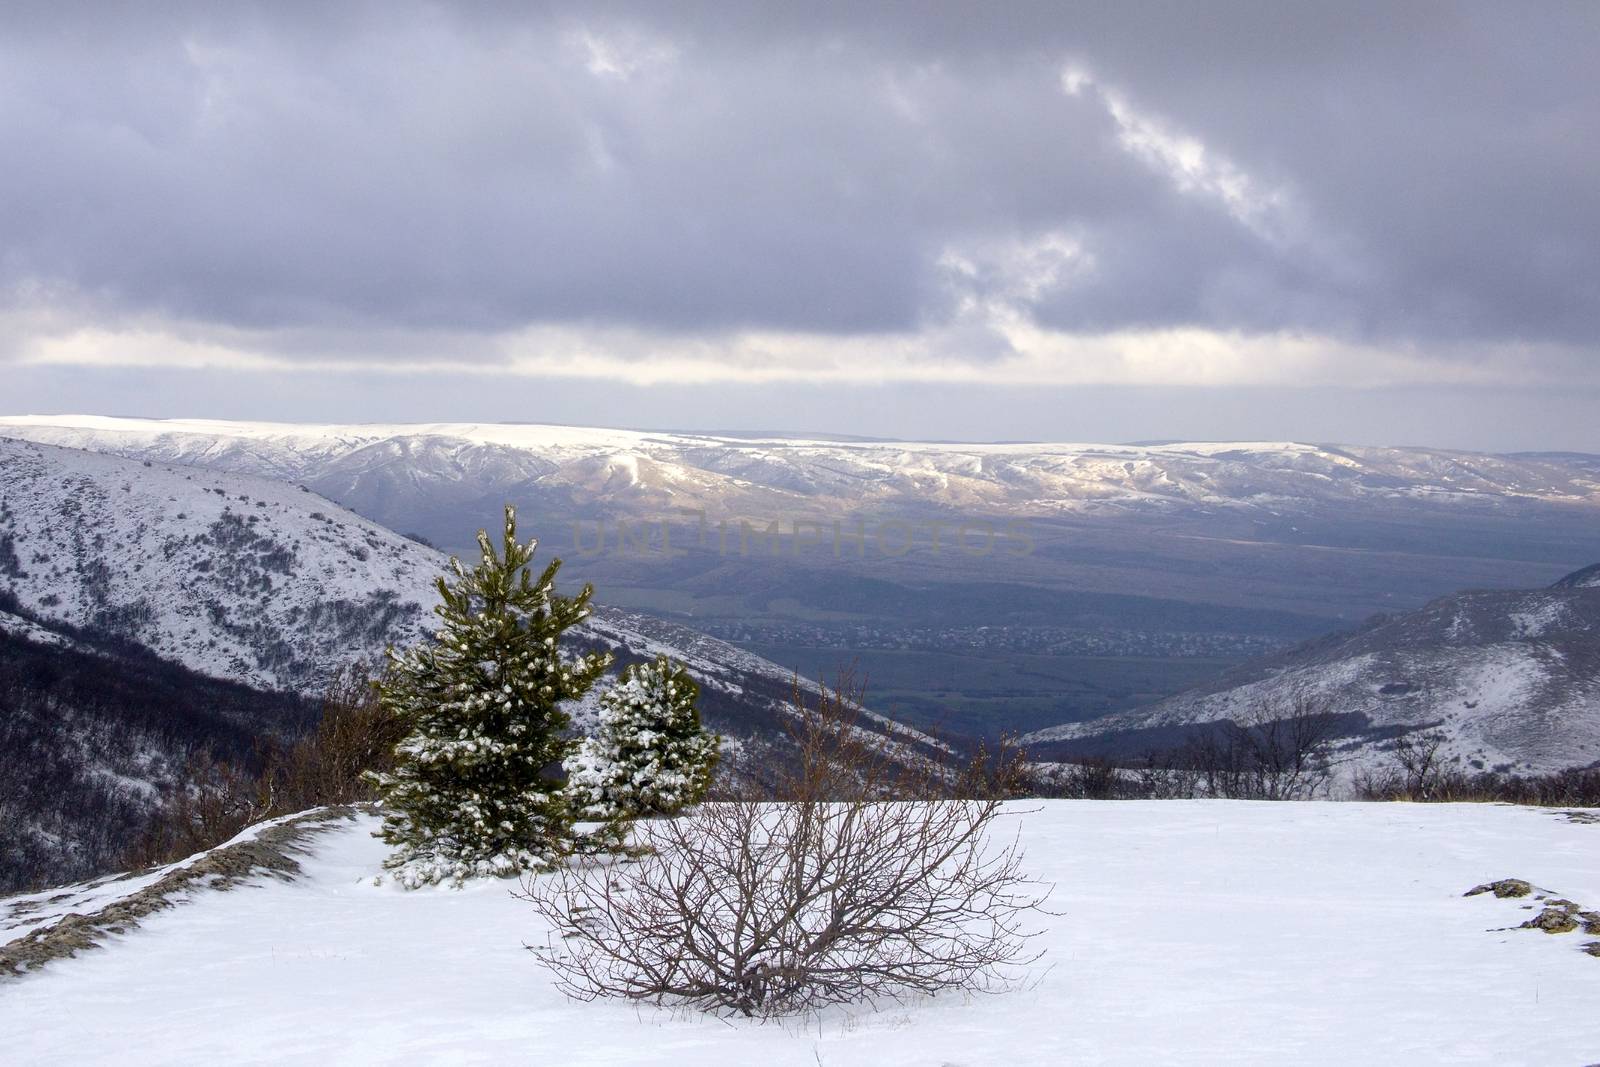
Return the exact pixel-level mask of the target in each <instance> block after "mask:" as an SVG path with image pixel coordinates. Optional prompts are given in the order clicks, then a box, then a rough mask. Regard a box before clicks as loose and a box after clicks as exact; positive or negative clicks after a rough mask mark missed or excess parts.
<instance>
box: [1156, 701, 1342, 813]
mask: <svg viewBox="0 0 1600 1067" xmlns="http://www.w3.org/2000/svg"><path fill="white" fill-rule="evenodd" d="M1335 723H1336V717H1335V716H1334V715H1332V714H1330V712H1329V711H1328V708H1327V706H1326V705H1325V704H1323V703H1321V702H1319V701H1317V700H1314V699H1312V698H1309V697H1306V696H1302V695H1295V696H1292V697H1289V698H1287V699H1285V700H1282V701H1262V702H1259V703H1256V704H1254V705H1252V706H1251V707H1250V708H1248V709H1247V710H1246V711H1245V712H1244V713H1242V714H1241V715H1240V716H1239V717H1238V718H1237V719H1235V720H1225V721H1223V722H1220V723H1216V724H1214V725H1213V726H1212V727H1211V728H1210V729H1208V730H1206V731H1205V732H1204V733H1202V734H1201V735H1200V736H1198V737H1196V738H1194V739H1192V740H1190V741H1189V742H1188V743H1187V744H1186V745H1185V746H1184V747H1183V749H1182V750H1181V755H1180V760H1181V762H1182V763H1183V764H1184V765H1185V766H1186V767H1187V768H1188V769H1189V770H1190V771H1192V773H1193V775H1194V783H1195V785H1196V786H1197V787H1198V789H1199V791H1200V792H1201V793H1202V794H1203V795H1205V796H1213V797H1230V798H1234V799H1242V800H1311V799H1314V798H1316V797H1317V796H1319V795H1324V794H1326V793H1327V791H1328V788H1329V786H1330V785H1331V783H1332V779H1333V766H1332V763H1333V761H1332V741H1333V737H1334V734H1335Z"/></svg>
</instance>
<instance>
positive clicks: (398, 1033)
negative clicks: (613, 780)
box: [0, 801, 1600, 1067]
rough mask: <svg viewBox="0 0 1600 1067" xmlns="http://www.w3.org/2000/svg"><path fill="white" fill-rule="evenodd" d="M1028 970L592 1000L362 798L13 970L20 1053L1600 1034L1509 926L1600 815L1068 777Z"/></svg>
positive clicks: (1256, 1054) (371, 1053)
mask: <svg viewBox="0 0 1600 1067" xmlns="http://www.w3.org/2000/svg"><path fill="white" fill-rule="evenodd" d="M1017 818H1018V819H1020V824H1021V829H1022V837H1023V841H1024V843H1025V845H1026V847H1027V849H1028V855H1029V860H1030V864H1031V866H1032V868H1033V869H1034V871H1035V872H1036V873H1037V874H1038V875H1039V876H1040V877H1042V878H1045V879H1047V880H1050V881H1053V882H1055V883H1056V890H1055V895H1054V897H1053V899H1052V902H1051V907H1052V909H1053V910H1054V911H1056V912H1058V913H1059V914H1057V915H1055V916H1052V917H1050V918H1048V919H1047V920H1046V925H1047V927H1048V929H1047V932H1046V933H1045V935H1044V936H1043V938H1042V941H1043V946H1044V947H1046V948H1048V950H1049V954H1048V955H1047V956H1046V957H1045V959H1044V960H1043V961H1042V962H1041V963H1040V964H1039V965H1038V966H1037V967H1036V968H1035V969H1034V970H1033V972H1032V974H1031V976H1030V980H1029V982H1028V984H1027V987H1026V988H1023V989H1020V990H1017V991H1014V992H1010V993H1007V994H1003V995H1000V996H992V997H977V998H971V999H968V998H962V997H941V998H938V999H935V1000H932V1001H923V1002H919V1003H914V1004H910V1005H905V1006H901V1007H897V1008H891V1009H888V1010H885V1011H882V1012H878V1013H868V1012H856V1013H850V1012H835V1013H831V1014H829V1015H827V1016H825V1017H823V1018H822V1019H820V1020H813V1021H811V1022H810V1023H807V1024H793V1025H790V1026H787V1027H784V1026H778V1025H773V1024H766V1025H760V1024H751V1023H747V1022H743V1021H737V1022H729V1021H723V1020H720V1019H714V1018H709V1017H705V1016H700V1015H685V1014H683V1013H674V1012H671V1011H667V1010H663V1009H658V1008H655V1007H650V1006H642V1005H640V1006H636V1005H630V1004H624V1003H615V1002H600V1003H592V1004H578V1003H573V1002H570V1001H567V1000H565V999H563V998H562V997H561V996H560V995H559V994H558V993H557V992H556V991H555V990H554V989H553V988H552V987H551V985H550V981H549V978H548V976H547V975H546V974H545V973H544V972H543V971H542V970H541V969H540V968H539V966H538V965H537V964H536V962H535V961H534V959H533V957H532V956H531V954H529V953H528V952H526V951H524V950H523V948H522V946H523V944H524V943H535V942H540V941H542V940H543V938H544V937H545V934H546V931H545V929H544V928H543V927H541V925H540V923H539V921H538V919H537V918H536V917H535V916H534V915H533V914H532V912H531V910H530V909H529V908H528V907H527V906H526V905H524V904H522V903H521V902H519V901H517V900H515V899H513V898H512V897H511V895H510V894H509V892H508V889H509V888H510V887H509V886H508V885H506V884H505V883H478V884H474V885H471V886H469V887H468V888H466V889H464V890H461V891H454V890H448V889H435V890H423V891H418V892H411V893H407V892H403V891H401V890H399V889H396V888H393V887H392V886H376V885H374V884H373V880H372V875H373V873H374V872H375V871H376V870H377V868H378V864H379V862H380V860H381V858H382V846H381V845H380V844H379V843H377V842H376V841H374V840H373V839H372V838H371V837H370V836H368V831H369V830H370V829H371V828H372V825H373V824H372V822H371V820H365V821H363V822H362V823H360V824H356V825H350V826H344V827H341V828H340V829H338V830H335V831H333V832H331V833H328V834H326V835H324V836H322V837H319V838H317V839H315V841H314V843H313V846H312V847H313V849H314V855H313V856H312V857H311V858H310V859H307V860H305V861H304V866H305V874H304V877H303V878H302V879H301V880H300V881H298V882H295V883H292V884H283V883H276V882H266V883H264V884H262V885H260V886H252V887H244V888H240V889H236V890H234V891H231V892H226V893H207V894H201V895H199V896H198V897H197V898H196V899H194V900H192V901H191V902H188V903H185V904H182V905H180V906H179V907H177V908H174V909H172V910H169V911H165V912H162V913H159V914H157V915H155V916H152V917H150V918H148V919H146V920H145V924H144V926H143V927H142V928H141V929H139V930H136V931H134V932H132V933H130V934H128V935H126V936H123V937H120V938H117V939H115V940H114V942H113V943H112V944H111V945H110V947H109V948H107V949H104V950H100V951H94V952H90V953H87V954H85V955H83V956H80V957H79V958H77V959H73V960H65V961H61V962H58V963H55V964H52V965H51V966H50V967H48V968H47V969H45V970H42V971H40V972H38V973H35V974H32V975H29V976H27V977H25V978H22V979H18V980H15V981H12V982H8V983H5V984H3V985H0V1034H4V1035H6V1037H5V1039H4V1044H3V1049H4V1052H3V1054H0V1055H3V1057H4V1058H5V1059H6V1060H7V1062H14V1063H30V1064H31V1063H86V1062H117V1063H193V1062H203V1061H212V1060H219V1061H221V1060H225V1061H229V1062H241V1061H243V1062H266V1061H271V1062H274V1063H369V1062H378V1063H387V1062H400V1061H410V1062H427V1063H479V1062H498V1063H507V1062H509V1063H531V1062H550V1063H561V1064H633V1063H692V1064H697V1065H715V1064H748V1063H761V1064H763V1065H767V1067H777V1065H783V1064H807V1065H813V1067H814V1065H816V1064H819V1063H820V1064H826V1065H832V1064H874V1065H877V1064H971V1065H975V1064H1066V1063H1074V1064H1077V1063H1128V1064H1150V1063H1185V1064H1194V1063H1207V1064H1209V1063H1229V1064H1245V1063H1273V1064H1282V1063H1337V1064H1351V1063H1361V1064H1387V1063H1395V1064H1399V1063H1494V1064H1505V1063H1541V1064H1542V1063H1552V1064H1556V1063H1562V1064H1581V1063H1590V1062H1594V1061H1596V1060H1600V1016H1597V1015H1596V1013H1595V1011H1594V1005H1595V1004H1596V997H1597V995H1600V959H1596V958H1593V957H1590V956H1588V955H1586V954H1584V953H1583V952H1582V951H1580V945H1581V944H1582V943H1583V942H1584V941H1585V940H1587V939H1586V938H1585V936H1584V935H1583V934H1582V933H1574V934H1565V935H1546V934H1543V933H1539V932H1536V931H1532V930H1516V929H1505V928H1506V927H1514V926H1516V925H1517V924H1518V923H1520V922H1522V921H1523V920H1524V919H1526V918H1528V917H1529V916H1530V915H1531V914H1532V913H1531V912H1529V911H1527V910H1524V907H1523V905H1524V904H1525V903H1526V902H1525V901H1519V900H1501V899H1496V898H1495V897H1493V896H1490V895H1487V894H1486V895H1482V896H1475V897H1470V898H1467V897H1463V896H1462V893H1463V892H1464V891H1465V890H1467V889H1469V888H1471V887H1472V886H1474V885H1477V884H1479V883H1482V882H1486V881H1490V880H1493V879H1499V878H1506V877H1518V878H1523V879H1526V880H1528V881H1530V882H1532V883H1533V884H1535V885H1536V886H1540V887H1542V888H1545V889H1549V890H1552V891H1555V892H1556V893H1558V894H1559V895H1561V896H1564V897H1566V898H1568V899H1571V900H1574V901H1577V902H1579V903H1580V904H1582V905H1584V906H1585V907H1587V908H1593V907H1595V906H1596V905H1600V825H1597V824H1592V823H1591V824H1580V823H1574V822H1569V821H1567V820H1566V819H1565V818H1563V817H1562V816H1561V815H1560V814H1559V813H1556V812H1551V811H1539V810H1528V809H1519V808H1509V807H1498V806H1484V805H1438V806H1433V805H1402V804H1390V805H1367V804H1325V803H1322V804H1267V803H1244V802H1225V801H1195V802H1184V801H1155V802H1093V801H1082V802H1072V801H1060V802H1050V803H1046V804H1044V805H1042V807H1040V808H1039V809H1038V810H1035V811H1032V812H1030V813H1027V814H1023V815H1019V816H1017Z"/></svg>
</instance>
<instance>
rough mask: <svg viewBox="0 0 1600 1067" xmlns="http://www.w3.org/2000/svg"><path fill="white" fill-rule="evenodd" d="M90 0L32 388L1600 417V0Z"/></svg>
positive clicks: (1098, 418) (101, 393)
mask: <svg viewBox="0 0 1600 1067" xmlns="http://www.w3.org/2000/svg"><path fill="white" fill-rule="evenodd" d="M67 6H68V7H71V10H70V11H65V12H64V11H63V10H62V7H63V5H43V4H41V5H38V6H36V7H30V6H28V5H26V4H23V5H8V6H7V7H6V8H5V9H4V13H3V14H0V158H3V159H4V160H5V163H4V165H3V166H0V383H3V385H0V398H3V399H0V409H4V410H5V411H8V412H22V411H56V412H67V411H95V412H106V413H120V414H142V415H186V416H217V417H232V418H279V419H319V420H337V421H356V420H374V419H384V420H389V419H405V420H412V419H427V420H436V419H496V420H530V421H557V422H568V423H594V424H606V425H636V426H651V427H675V428H676V427H682V428H728V429H735V428H743V429H750V428H767V429H790V430H799V429H813V430H828V431H835V432H848V433H864V434H880V435H904V436H916V437H933V438H1053V439H1074V440H1085V439H1113V440H1131V439H1148V438H1169V437H1203V438H1245V437H1255V438H1281V437H1297V438H1301V439H1312V440H1345V441H1369V442H1392V443H1434V444H1443V445H1453V446H1460V447H1484V448H1584V449H1592V450H1597V451H1600V419H1597V418H1595V412H1596V411H1597V410H1600V358H1597V357H1600V73H1597V71H1600V64H1597V63H1596V62H1595V56H1596V55H1597V54H1600V5H1597V4H1593V3H1583V4H1573V5H1562V4H1553V3H1549V4H1546V3H1542V4H1538V5H1528V6H1522V5H1509V4H1498V5H1490V6H1475V5H1470V4H1461V3H1448V4H1421V3H1417V4H1400V5H1395V4H1390V3H1382V4H1374V5H1363V4H1355V3H1349V2H1340V3H1326V2H1322V3H1308V4H1289V3H1284V4H1261V3H1248V4H1238V5H1228V4H1222V3H1207V4H1190V3H1171V4H1164V3H1145V4H1141V5H1128V4H1122V3H1108V4H1059V3H1041V4H1032V3H1027V2H1022V0H1009V2H1008V3H1007V4H1005V5H1000V6H990V5H976V4H957V3H946V4H919V3H904V2H903V3H896V4H892V5H891V4H883V5H878V6H872V5H866V4H862V3H855V2H852V3H837V4H834V3H826V2H820V3H819V2H815V0H812V2H808V3H804V4H794V3H785V4H772V5H754V4H747V3H739V4H734V3H727V4H710V3H704V4H701V3H676V4H673V5H664V4H655V3H640V4H626V3H593V4H585V5H571V4H556V5H543V6H541V5H531V4H517V5H505V6H503V7H498V6H485V5H479V6H473V7H470V8H467V7H453V6H449V5H432V4H413V3H407V2H403V0H402V2H393V0H391V2H385V3H375V4H371V5H362V4H344V5H332V6H328V7H317V6H313V5H283V4H271V5H262V6H261V7H258V8H250V7H248V6H244V5H228V6H227V9H226V11H223V10H222V6H221V5H212V4H196V5H193V6H184V5H162V6H143V5H141V6H139V7H138V8H137V9H136V10H131V11H130V10H127V9H124V10H121V11H119V10H117V9H114V8H111V7H110V6H107V7H106V8H105V9H103V10H101V9H97V8H96V7H94V6H91V5H77V6H72V5H67ZM669 7H670V8H671V11H670V12H669V11H668V8H669Z"/></svg>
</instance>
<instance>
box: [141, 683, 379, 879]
mask: <svg viewBox="0 0 1600 1067" xmlns="http://www.w3.org/2000/svg"><path fill="white" fill-rule="evenodd" d="M403 735H404V730H403V728H402V727H401V726H400V724H399V722H398V721H397V720H396V719H395V718H394V716H393V715H391V714H390V713H388V712H387V711H385V710H384V708H383V707H382V706H381V705H380V703H379V702H378V700H377V697H376V692H375V690H374V688H373V686H372V683H371V682H370V681H369V680H368V677H367V674H366V671H365V670H364V669H363V668H360V667H348V668H346V669H344V670H342V671H340V672H339V673H338V674H337V675H336V676H335V677H334V678H333V680H332V681H331V682H330V684H329V686H328V692H327V694H326V695H325V696H324V698H323V701H322V713H321V716H320V718H319V719H318V721H317V726H316V729H315V730H313V731H312V732H311V733H308V734H306V735H305V736H303V737H301V738H299V739H298V740H295V741H292V742H290V743H287V744H284V743H282V742H276V741H272V740H269V739H263V740H262V741H261V742H260V743H259V744H258V746H257V748H256V751H255V753H254V756H253V758H252V759H249V760H244V759H239V758H233V759H229V758H224V757H219V756H217V755H216V754H215V753H213V752H212V751H211V750H210V749H200V750H197V751H195V752H192V753H191V754H190V756H189V758H188V760H187V761H186V762H185V764H184V767H183V770H182V771H181V773H180V774H179V775H177V778H176V780H175V781H174V782H173V784H172V785H170V786H169V787H168V788H167V789H165V790H164V791H163V797H162V802H161V805H160V807H159V808H158V809H157V811H156V813H155V815H154V816H153V817H152V818H151V820H150V822H149V825H148V826H147V827H146V828H145V830H144V832H143V833H142V834H140V835H139V836H138V837H137V838H136V839H134V841H133V843H132V844H131V845H129V846H128V847H127V848H126V849H125V850H123V852H122V855H121V857H120V859H119V861H118V862H119V864H120V865H121V866H125V867H150V866H155V865H158V864H163V863H171V862H174V861H176V860H180V859H183V858H185V857H187V856H192V855H194V854H195V853H196V852H203V851H205V850H206V849H208V848H214V847H215V846H217V845H220V844H222V843H223V842H224V841H226V840H228V839H229V838H231V837H233V836H234V835H235V834H237V833H239V831H241V830H243V829H244V828H245V827H247V826H249V825H250V824H251V823H254V822H259V821H260V820H262V819H267V818H272V817H274V816H278V815H287V814H291V813H293V812H297V811H304V810H306V809H307V808H316V807H322V806H324V805H330V804H350V803H354V802H357V801H362V800H369V799H371V798H372V796H373V792H372V788H371V786H370V785H369V784H368V783H367V780H366V778H365V772H367V771H374V770H384V769H386V768H387V767H389V766H390V765H391V764H392V762H393V759H394V746H395V745H396V744H397V743H398V742H399V741H400V739H401V737H403Z"/></svg>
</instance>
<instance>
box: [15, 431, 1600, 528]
mask: <svg viewBox="0 0 1600 1067" xmlns="http://www.w3.org/2000/svg"><path fill="white" fill-rule="evenodd" d="M0 432H4V433H6V434H9V435H12V436H16V437H24V438H28V439H30V440H35V441H41V442H45V443H49V444H56V445H64V446H69V447H73V448H83V449H92V450H95V451H102V452H115V453H119V454H122V455H128V456H134V457H137V458H141V459H159V460H163V461H166V462H172V463H186V464H197V465H203V466H208V467H217V468H221V469H225V470H235V471H242V472H246V473H252V474H261V475H266V476H269V477H275V478H280V479H285V480H290V481H297V482H305V483H306V484H309V485H311V486H312V487H313V488H316V489H317V490H319V491H320V492H323V493H325V494H326V495H328V496H330V497H332V498H334V499H337V500H340V501H341V502H342V503H344V504H346V505H347V506H350V507H353V508H355V509H356V510H358V511H360V512H362V513H363V514H373V513H375V512H376V511H379V510H381V509H383V508H385V507H388V508H403V507H404V506H405V505H406V502H407V501H408V500H413V499H415V497H416V496H417V495H418V494H429V495H436V494H439V493H441V492H446V491H447V490H448V489H449V488H451V487H454V488H455V489H456V491H458V492H465V493H469V494H474V495H476V494H479V493H489V494H490V495H494V494H503V493H504V492H505V490H506V488H507V487H511V486H517V487H537V488H539V489H541V490H543V491H545V492H546V493H548V494H550V495H552V496H558V495H561V494H581V495H582V496H583V497H584V498H585V499H588V500H595V501H616V502H619V503H630V504H639V503H644V502H648V503H652V504H655V505H659V506H673V507H703V506H708V505H709V506H716V505H719V504H726V503H728V502H729V501H734V500H736V501H738V502H740V503H741V504H742V505H744V506H748V505H749V504H750V503H752V502H767V503H788V504H790V505H794V504H796V503H798V502H806V501H809V502H817V503H821V502H828V501H845V502H847V503H849V504H850V505H851V506H853V507H854V506H861V505H863V504H873V503H883V502H914V503H916V504H919V505H936V506H943V507H962V508H970V507H978V506H981V507H984V508H986V509H999V510H1007V511H1015V512H1019V513H1030V514H1074V513H1077V514H1093V513H1096V512H1102V511H1107V510H1111V511H1156V512H1160V511H1164V510H1170V509H1173V508H1182V507H1201V508H1256V509H1263V510H1268V511H1281V510H1283V509H1285V508H1289V509H1294V508H1296V507H1309V506H1314V505H1329V504H1338V503H1347V502H1351V501H1360V502H1364V503H1367V504H1373V503H1378V502H1383V501H1417V500H1428V501H1434V502H1441V501H1453V502H1458V503H1464V504H1465V503H1470V504H1481V503H1486V502H1489V501H1495V500H1515V499H1529V500H1540V501H1546V502H1562V503H1569V504H1577V505H1587V506H1597V505H1600V471H1597V470H1596V468H1595V465H1594V464H1592V463H1582V462H1578V461H1579V460H1584V459H1589V460H1592V459H1594V457H1572V456H1565V457H1564V456H1559V455H1548V456H1520V457H1519V456H1494V455H1483V454H1475V453H1466V452H1452V451H1445V450H1439V449H1423V448H1371V447H1336V446H1326V445H1311V444H1300V443H1294V442H1267V443H1261V442H1235V443H1170V444H1150V445H1100V444H1034V443H1022V444H949V443H928V442H906V441H878V440H856V439H831V440H830V439H799V438H790V437H778V436H764V437H763V436H740V435H730V434H701V433H653V432H642V431H631V430H611V429H591V428H581V427H567V426H548V425H520V424H483V423H436V424H413V425H296V424H273V423H245V422H224V421H213V420H196V419H186V420H178V419H174V420H149V419H129V418H110V417H101V416H81V415H63V416H13V417H4V418H0Z"/></svg>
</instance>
